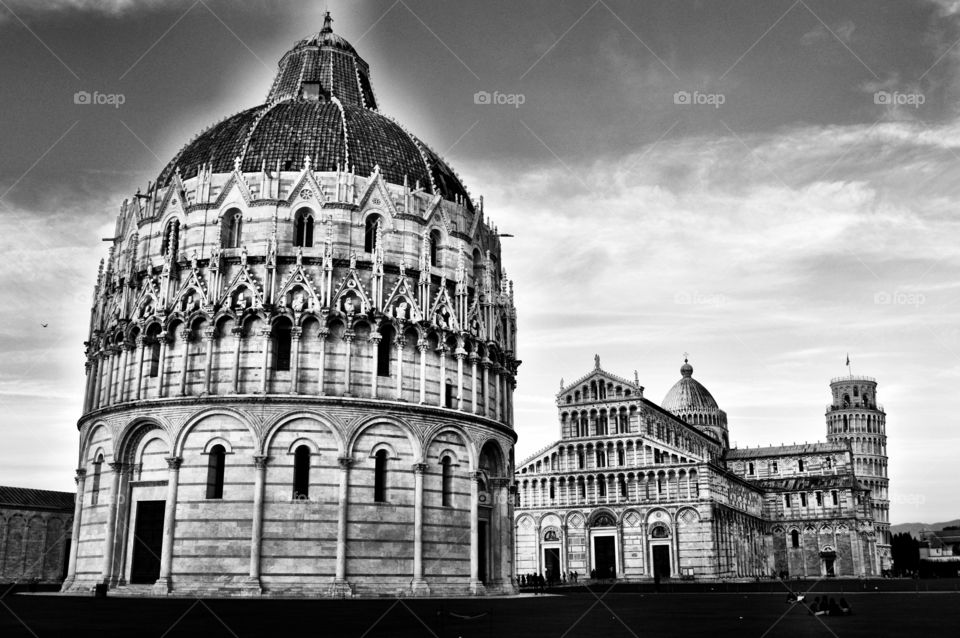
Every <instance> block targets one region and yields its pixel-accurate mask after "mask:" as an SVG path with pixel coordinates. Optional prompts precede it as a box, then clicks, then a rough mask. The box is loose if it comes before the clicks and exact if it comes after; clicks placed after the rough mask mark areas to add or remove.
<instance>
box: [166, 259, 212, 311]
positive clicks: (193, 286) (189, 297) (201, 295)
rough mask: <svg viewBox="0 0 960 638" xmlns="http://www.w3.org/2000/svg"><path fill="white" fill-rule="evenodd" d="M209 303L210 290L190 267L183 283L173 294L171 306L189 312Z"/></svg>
mask: <svg viewBox="0 0 960 638" xmlns="http://www.w3.org/2000/svg"><path fill="white" fill-rule="evenodd" d="M209 305H210V291H209V290H207V283H206V282H205V281H204V280H203V279H202V278H201V277H200V274H199V273H198V272H197V271H196V270H195V269H191V270H190V271H189V274H188V275H187V277H186V279H185V280H184V282H183V285H182V286H180V289H179V290H178V291H177V293H176V294H175V295H174V297H173V303H172V304H171V307H172V308H173V309H174V310H176V311H179V312H182V313H184V314H189V313H191V312H193V311H194V310H199V309H200V308H202V307H205V306H209Z"/></svg>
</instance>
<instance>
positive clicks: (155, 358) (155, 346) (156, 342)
mask: <svg viewBox="0 0 960 638" xmlns="http://www.w3.org/2000/svg"><path fill="white" fill-rule="evenodd" d="M149 365H150V373H149V374H150V377H151V378H156V377H157V375H159V374H160V338H159V335H156V336H154V337H153V340H152V341H151V342H150V361H149Z"/></svg>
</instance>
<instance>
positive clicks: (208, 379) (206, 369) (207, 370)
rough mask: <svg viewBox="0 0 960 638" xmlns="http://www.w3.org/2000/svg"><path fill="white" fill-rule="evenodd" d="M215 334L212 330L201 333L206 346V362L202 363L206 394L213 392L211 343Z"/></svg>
mask: <svg viewBox="0 0 960 638" xmlns="http://www.w3.org/2000/svg"><path fill="white" fill-rule="evenodd" d="M216 334H217V332H216V330H214V329H213V328H207V329H206V330H204V331H203V342H204V343H206V344H207V355H206V360H205V361H204V363H203V391H204V392H205V393H206V394H210V393H211V392H212V391H213V342H214V339H215V338H216Z"/></svg>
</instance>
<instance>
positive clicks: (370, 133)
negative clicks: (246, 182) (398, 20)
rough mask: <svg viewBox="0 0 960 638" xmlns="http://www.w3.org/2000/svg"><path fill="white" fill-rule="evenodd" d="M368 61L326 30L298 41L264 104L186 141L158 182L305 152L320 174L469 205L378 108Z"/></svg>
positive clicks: (286, 159) (298, 159)
mask: <svg viewBox="0 0 960 638" xmlns="http://www.w3.org/2000/svg"><path fill="white" fill-rule="evenodd" d="M376 108H377V107H376V101H375V98H374V97H373V89H372V86H371V85H370V83H369V70H368V68H367V64H366V62H364V61H363V60H362V59H361V58H360V56H359V55H357V54H356V52H355V51H354V49H353V47H352V46H350V44H349V43H348V42H347V41H346V40H344V39H343V38H341V37H340V36H338V35H336V34H334V33H333V32H332V29H331V28H330V18H329V14H328V16H327V21H326V22H325V24H324V29H323V30H322V31H320V32H319V33H317V34H315V35H313V36H310V37H308V38H305V39H303V40H300V41H299V42H297V44H295V45H294V47H293V48H292V49H291V50H290V51H288V52H287V53H286V55H284V56H283V59H282V60H281V61H280V70H279V72H278V73H277V77H276V79H275V80H274V82H273V85H272V86H271V89H270V94H269V95H268V100H267V102H266V103H265V104H261V105H260V106H256V107H254V108H251V109H247V110H245V111H241V112H240V113H237V114H236V115H233V116H230V117H228V118H226V119H224V120H222V121H221V122H219V123H217V124H215V125H214V126H212V127H210V128H208V129H207V130H205V131H204V132H202V133H201V134H200V135H198V136H197V137H196V138H195V139H193V140H192V141H191V142H189V143H188V144H187V145H186V146H184V147H183V148H182V149H181V150H180V152H179V153H177V155H176V157H174V158H173V159H172V160H171V161H170V162H169V163H168V164H167V166H166V167H164V169H163V171H162V172H161V173H160V176H159V178H158V179H157V184H158V185H159V186H161V187H162V186H167V185H168V184H169V183H170V180H171V179H172V178H173V175H174V174H175V172H176V171H177V169H179V170H180V174H181V175H182V176H183V177H185V178H189V177H193V176H194V175H196V173H197V171H198V170H199V168H200V167H201V166H204V165H209V167H210V170H212V171H213V172H215V173H226V172H230V171H232V170H233V169H234V163H235V160H236V159H237V158H239V159H240V170H241V171H243V172H256V171H260V170H261V169H263V168H266V170H268V171H273V170H275V169H276V168H277V165H278V163H279V166H280V170H292V171H296V170H300V169H301V168H302V167H303V165H304V161H305V159H306V158H307V157H309V158H310V162H311V166H312V168H313V169H314V170H317V171H336V170H338V167H339V168H340V169H341V170H349V169H350V168H352V169H353V170H354V171H355V172H356V173H357V174H359V175H369V174H371V173H372V172H373V170H374V167H375V166H379V167H380V172H381V174H382V175H383V177H384V179H385V180H387V181H388V182H391V183H394V184H403V183H404V179H406V180H407V183H408V184H409V185H410V187H411V188H413V187H414V186H415V185H416V184H417V182H419V184H420V188H422V189H423V190H424V191H426V192H429V193H433V194H437V193H439V194H440V195H441V196H443V197H444V198H445V199H448V200H451V201H456V200H461V201H463V202H464V204H465V205H466V206H467V208H469V209H470V210H473V203H472V201H471V199H470V195H469V193H468V192H467V189H466V187H464V185H463V184H462V183H461V181H460V179H459V178H458V177H457V175H456V173H454V171H453V169H451V168H450V167H449V166H448V165H447V164H446V163H445V162H444V161H443V160H442V159H440V157H439V156H438V155H437V154H436V153H434V152H433V151H432V150H431V149H430V148H429V147H427V145H426V144H424V143H423V142H422V141H420V140H419V139H418V138H416V137H415V136H413V135H412V134H410V133H409V132H407V131H406V130H405V129H404V128H403V127H402V126H400V125H399V124H397V123H396V122H395V121H394V120H392V119H391V118H389V117H386V116H384V115H381V114H380V113H378V112H377V111H376Z"/></svg>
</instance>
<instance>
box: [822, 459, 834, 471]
mask: <svg viewBox="0 0 960 638" xmlns="http://www.w3.org/2000/svg"><path fill="white" fill-rule="evenodd" d="M823 466H824V467H825V468H827V469H828V470H829V469H830V468H832V467H833V459H832V458H830V457H829V456H828V457H826V458H824V459H823Z"/></svg>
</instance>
